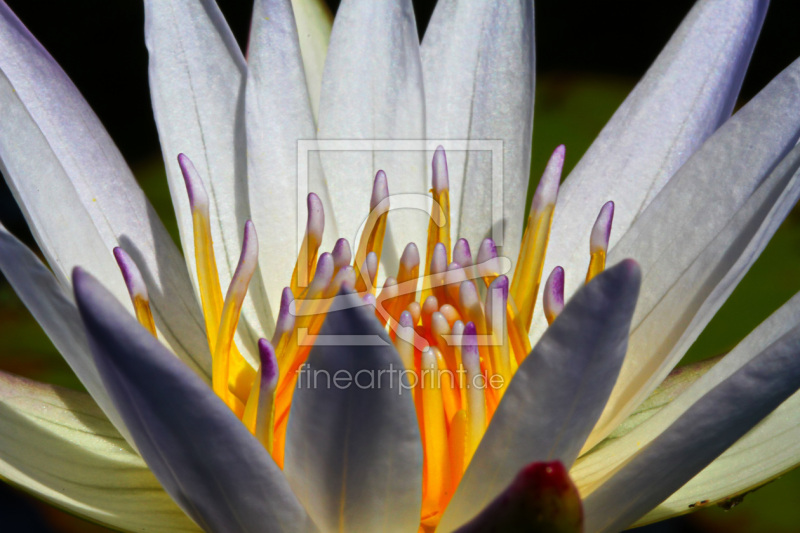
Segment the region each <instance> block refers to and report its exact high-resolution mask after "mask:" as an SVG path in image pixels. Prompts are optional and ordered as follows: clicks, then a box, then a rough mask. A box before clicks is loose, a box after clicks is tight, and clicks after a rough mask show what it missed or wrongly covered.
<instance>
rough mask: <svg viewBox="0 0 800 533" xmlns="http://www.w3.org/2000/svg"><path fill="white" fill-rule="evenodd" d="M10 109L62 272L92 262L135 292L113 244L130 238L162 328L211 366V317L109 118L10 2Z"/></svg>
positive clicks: (17, 191)
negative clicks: (206, 318) (104, 119)
mask: <svg viewBox="0 0 800 533" xmlns="http://www.w3.org/2000/svg"><path fill="white" fill-rule="evenodd" d="M0 115H2V117H3V127H2V128H0V170H2V172H3V175H4V176H5V179H6V182H7V183H8V185H9V188H10V189H11V191H12V193H13V194H14V198H15V199H16V200H17V203H18V204H19V205H20V207H21V209H22V212H23V214H24V215H25V219H26V220H27V222H28V225H29V226H30V228H31V231H32V232H33V235H34V237H35V238H36V242H37V243H38V244H39V248H41V250H42V252H43V253H44V255H45V258H46V259H47V262H48V264H49V266H50V268H52V269H53V272H54V274H55V275H56V277H57V279H58V281H59V282H60V283H61V284H62V285H63V286H64V287H69V286H70V284H71V278H70V276H71V272H72V269H73V268H74V267H75V266H77V265H88V267H87V268H89V269H90V270H91V271H92V272H93V273H94V274H95V275H96V276H98V277H99V278H100V279H101V280H102V282H103V283H104V284H105V285H106V286H108V287H109V289H110V290H111V291H112V292H113V294H114V295H115V296H116V297H117V298H118V299H119V301H120V302H128V301H129V296H128V292H127V290H126V288H125V284H124V283H123V280H122V277H121V276H120V274H119V268H118V267H117V264H116V262H115V261H114V257H113V255H112V254H111V250H112V249H113V248H114V247H116V246H122V247H123V248H125V250H126V251H127V252H128V254H130V255H131V256H132V257H133V258H134V260H136V262H137V264H138V265H139V267H140V270H141V271H142V275H143V276H144V278H145V281H146V282H147V285H148V287H150V288H151V298H152V300H151V304H152V309H153V315H154V318H155V321H156V325H157V326H158V328H159V333H160V334H161V335H162V338H163V339H164V340H165V341H166V342H167V343H168V344H169V346H170V348H171V349H172V350H173V351H174V352H175V353H177V354H179V355H180V356H181V358H183V359H184V360H186V361H192V362H193V363H192V364H193V365H195V366H196V367H197V368H200V369H202V372H203V373H206V372H209V371H210V368H211V356H210V354H209V351H208V346H207V345H206V342H205V340H204V339H205V333H204V331H205V330H204V326H203V317H202V314H201V311H200V306H199V305H198V303H197V300H196V299H195V298H194V295H193V288H192V284H191V281H190V278H189V276H188V275H187V272H186V264H185V263H184V261H183V258H182V257H181V255H180V252H179V251H178V249H177V247H176V246H175V244H174V242H173V241H172V238H171V237H170V236H169V234H168V233H167V231H166V229H165V228H164V226H163V225H162V223H161V221H160V220H159V218H158V215H157V214H156V212H155V211H154V210H153V208H152V206H151V205H150V203H149V202H148V200H147V198H146V197H145V195H144V193H143V192H142V190H141V188H140V187H139V185H138V184H137V183H136V179H135V178H134V177H133V174H132V173H131V171H130V169H129V168H128V166H127V164H126V163H125V160H124V159H123V158H122V155H121V154H120V152H119V150H118V149H117V147H116V146H114V143H113V141H112V140H111V138H110V137H109V136H108V133H107V132H106V131H105V129H104V128H103V126H102V124H101V123H100V120H99V119H98V118H97V116H96V115H95V114H94V112H92V110H91V108H90V107H89V105H88V104H87V103H86V101H85V100H84V99H83V97H82V96H81V95H80V93H79V92H78V89H77V88H76V87H75V85H73V83H72V82H71V81H70V79H69V77H68V76H67V75H66V73H64V71H63V70H62V69H61V67H59V66H58V65H57V64H56V62H55V60H54V59H53V58H52V57H51V56H50V54H48V53H47V51H46V50H45V49H44V48H43V47H42V45H41V44H39V42H38V41H37V40H36V38H35V37H33V35H31V34H30V32H29V31H28V30H27V28H25V26H24V25H23V24H22V23H21V22H20V21H19V19H17V17H16V16H15V15H14V14H13V13H12V12H11V10H10V9H9V8H8V7H7V6H6V5H5V4H4V3H0ZM65 222H66V223H65Z"/></svg>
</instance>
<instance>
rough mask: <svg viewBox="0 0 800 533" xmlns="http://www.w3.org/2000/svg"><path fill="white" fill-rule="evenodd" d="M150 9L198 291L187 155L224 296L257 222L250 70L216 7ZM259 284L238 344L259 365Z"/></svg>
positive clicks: (155, 76) (148, 33) (156, 109)
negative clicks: (251, 223) (199, 186)
mask: <svg viewBox="0 0 800 533" xmlns="http://www.w3.org/2000/svg"><path fill="white" fill-rule="evenodd" d="M144 5H145V41H146V43H147V49H148V51H149V53H150V63H149V72H150V97H151V99H152V102H153V113H154V115H155V119H156V126H158V136H159V139H160V140H161V152H162V154H163V156H164V164H165V166H166V170H167V180H168V182H169V190H170V194H171V195H172V203H173V205H174V207H175V215H176V218H177V220H178V229H179V230H180V236H181V244H182V245H183V253H184V256H185V258H186V263H187V265H188V266H189V274H190V275H191V277H192V280H194V282H195V283H194V284H195V287H197V267H196V263H195V251H194V238H193V230H192V214H191V211H190V209H189V199H188V195H187V194H186V185H185V184H184V180H183V174H182V173H181V170H180V167H179V165H178V162H177V157H178V154H180V153H183V154H186V155H187V156H188V157H189V158H190V159H191V160H192V162H193V163H194V165H195V167H196V168H197V171H198V173H199V175H200V178H201V179H202V180H203V184H204V186H205V189H206V191H207V193H208V198H209V213H210V216H211V235H212V238H213V241H214V252H215V255H216V258H217V267H218V269H219V275H220V282H221V284H222V290H223V292H224V291H225V288H226V287H227V285H228V283H229V282H230V280H231V278H232V277H233V272H234V271H235V269H236V263H237V261H238V259H239V252H240V251H241V249H242V228H243V227H244V223H245V221H246V220H247V219H248V218H249V217H250V206H249V202H248V191H247V160H246V140H245V126H244V107H245V105H244V85H245V76H246V70H247V66H246V65H245V62H244V57H243V56H242V52H241V50H240V49H239V45H238V44H237V43H236V40H235V39H234V37H233V34H232V33H231V31H230V29H229V28H228V25H227V23H226V22H225V19H224V18H223V16H222V13H221V12H220V10H219V8H218V7H217V4H216V3H215V2H214V0H200V1H196V0H195V1H193V0H167V1H164V0H146V1H145V3H144ZM259 284H260V279H259V278H258V277H256V278H254V279H253V281H252V286H251V290H250V291H249V292H248V297H247V299H246V300H245V304H244V307H243V310H242V320H240V321H239V328H238V331H239V333H240V334H241V337H240V338H239V342H237V344H238V346H239V348H240V349H242V350H243V352H245V353H248V354H249V355H251V356H252V361H258V358H257V356H256V355H255V354H257V349H256V342H257V340H258V339H257V337H256V333H254V332H253V328H255V331H260V330H261V329H263V328H266V329H272V317H271V316H270V315H269V306H267V305H266V302H264V301H263V298H264V291H263V290H261V287H260V286H259ZM275 297H276V298H277V297H279V296H277V295H276V296H275ZM258 313H260V315H259V314H258ZM259 322H260V326H263V328H262V327H260V326H259Z"/></svg>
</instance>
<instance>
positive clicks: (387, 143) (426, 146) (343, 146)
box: [296, 139, 503, 252]
mask: <svg viewBox="0 0 800 533" xmlns="http://www.w3.org/2000/svg"><path fill="white" fill-rule="evenodd" d="M438 146H443V147H444V149H445V151H448V150H449V151H454V152H491V153H492V178H491V179H492V220H491V232H492V239H493V240H494V242H495V244H496V245H497V246H502V245H503V141H502V140H467V139H464V140H459V139H426V140H424V141H422V140H414V139H298V140H297V178H298V179H297V206H298V209H297V241H296V242H297V251H298V252H299V250H300V245H301V243H302V242H303V237H304V235H305V229H306V217H307V215H308V214H307V213H306V210H305V209H304V206H305V205H306V198H307V197H308V193H309V192H312V191H309V190H308V153H309V152H334V151H339V152H368V151H383V152H418V151H421V150H425V151H426V152H430V153H431V154H433V152H434V151H435V150H436V148H437V147H438ZM301 176H305V179H300V178H301ZM390 179H391V176H390ZM425 192H427V191H420V193H425ZM367 207H368V206H365V209H366V208H367ZM498 215H499V216H498Z"/></svg>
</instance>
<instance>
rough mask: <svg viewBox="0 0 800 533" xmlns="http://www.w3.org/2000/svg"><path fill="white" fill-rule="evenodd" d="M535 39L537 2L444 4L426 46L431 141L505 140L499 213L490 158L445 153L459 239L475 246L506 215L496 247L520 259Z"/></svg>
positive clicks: (424, 61) (497, 0)
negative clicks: (495, 199)
mask: <svg viewBox="0 0 800 533" xmlns="http://www.w3.org/2000/svg"><path fill="white" fill-rule="evenodd" d="M533 35H534V28H533V2H532V1H531V0H514V1H507V0H477V1H472V2H457V1H456V0H442V1H440V2H439V3H438V4H437V5H436V10H435V11H434V13H433V16H432V17H431V21H430V24H429V25H428V29H427V30H426V32H425V38H424V39H423V41H422V66H423V73H424V75H425V105H426V109H425V111H426V135H427V138H428V139H437V140H438V139H472V140H476V141H485V140H502V141H503V169H502V174H501V175H502V178H503V183H502V195H503V202H502V212H501V213H496V212H494V211H493V209H494V208H495V207H497V206H493V205H492V197H493V195H492V192H493V191H492V186H493V183H492V179H491V176H492V166H491V165H492V159H491V154H490V153H487V152H485V151H484V152H478V151H474V152H466V153H465V152H458V151H448V152H447V163H448V170H449V172H450V189H451V198H452V200H451V213H452V217H453V220H454V221H456V222H455V225H454V229H455V230H456V231H455V233H454V237H455V236H458V237H463V238H466V239H467V240H469V241H470V242H471V243H476V244H477V243H479V242H480V241H481V240H482V239H483V238H484V237H487V236H488V234H489V231H490V230H491V224H492V222H494V220H499V219H501V218H502V220H503V234H502V235H503V240H502V242H498V243H497V244H498V245H502V246H503V251H502V254H503V255H505V256H506V257H508V258H509V259H511V260H512V261H514V262H516V259H517V254H518V252H519V243H520V240H521V239H522V225H523V224H524V221H525V218H526V213H525V198H526V192H527V190H528V181H529V178H530V164H531V135H532V132H533V95H534V82H535V71H534V67H535V65H534V64H535V54H534V38H533ZM444 147H445V149H447V143H444Z"/></svg>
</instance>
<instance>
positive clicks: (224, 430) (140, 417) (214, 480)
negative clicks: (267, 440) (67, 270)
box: [73, 269, 315, 532]
mask: <svg viewBox="0 0 800 533" xmlns="http://www.w3.org/2000/svg"><path fill="white" fill-rule="evenodd" d="M73 284H74V286H75V298H76V300H77V302H78V309H79V310H80V313H81V317H82V318H83V321H84V324H85V326H86V331H87V333H88V336H89V343H90V345H91V348H92V353H93V354H94V358H95V361H96V363H97V367H98V369H99V370H100V375H101V377H102V379H103V383H104V384H105V386H106V389H107V390H108V391H109V393H110V395H111V398H112V400H113V401H114V404H115V405H116V407H117V409H118V410H119V412H120V413H121V415H122V417H123V419H124V420H125V422H126V424H127V426H128V429H129V430H130V432H131V434H132V435H133V440H134V442H135V443H136V445H137V447H138V449H139V451H140V452H141V455H142V457H143V458H144V460H145V461H146V462H147V464H148V466H149V467H150V469H151V470H152V471H153V473H154V474H155V475H156V477H157V478H158V480H159V482H161V484H162V486H163V487H164V488H165V489H166V491H167V492H168V493H169V494H170V496H172V498H173V499H174V500H175V501H176V503H177V504H178V505H179V506H180V507H181V508H182V509H183V510H184V511H185V512H186V513H187V514H188V515H189V516H190V517H191V518H192V519H193V520H194V521H195V522H197V524H198V525H200V526H201V527H202V528H203V529H205V530H206V531H225V532H239V531H241V532H245V531H263V529H264V527H265V524H269V527H274V528H275V529H276V530H280V531H297V532H304V531H313V530H314V529H315V528H314V526H313V523H312V522H311V521H310V520H309V518H308V515H307V514H306V513H305V511H304V510H303V508H302V506H301V505H300V504H299V503H298V501H297V499H296V498H295V496H294V494H293V493H292V491H291V489H290V488H289V486H288V484H287V482H286V479H285V478H284V476H283V474H282V473H281V471H280V469H279V468H278V466H277V465H276V464H275V461H273V459H272V457H270V455H269V453H268V452H267V451H266V450H265V449H264V447H263V446H262V445H261V444H260V443H259V442H258V441H257V440H256V439H255V438H254V437H253V436H252V435H251V434H250V433H249V432H248V431H247V429H246V428H245V426H244V425H243V424H242V423H241V422H240V421H239V420H238V419H237V418H236V416H235V415H234V414H233V412H231V411H230V409H229V408H228V407H227V406H226V405H225V404H224V403H223V402H222V400H220V399H219V398H218V397H217V396H216V395H215V394H214V393H213V392H212V390H211V388H210V387H209V386H208V385H207V384H205V383H203V382H202V381H201V380H200V379H199V378H198V377H197V376H195V375H194V374H193V373H192V372H190V371H189V370H188V369H187V368H186V367H185V366H184V365H183V363H181V362H180V361H179V360H178V359H176V358H175V357H174V356H173V355H172V354H171V353H169V351H168V350H167V349H166V348H164V346H162V345H161V343H159V342H158V341H157V340H156V339H155V338H154V337H153V336H152V335H151V334H150V333H148V332H147V331H146V330H145V329H144V328H142V327H141V326H140V325H139V324H138V323H137V322H136V320H135V319H133V317H131V316H130V314H129V313H127V312H126V311H125V310H124V309H123V308H122V307H121V306H120V305H119V303H118V302H117V301H116V300H115V299H114V298H113V296H111V294H110V293H109V292H108V291H106V290H105V289H104V288H103V287H102V285H100V283H99V282H98V281H97V280H95V279H94V278H93V277H91V276H90V275H89V274H86V273H85V272H83V271H82V270H80V269H76V271H75V273H74V275H73Z"/></svg>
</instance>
